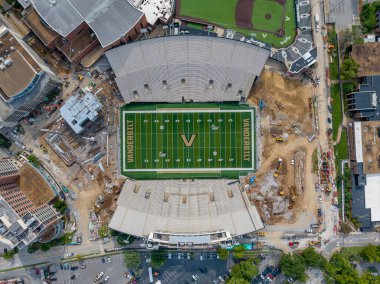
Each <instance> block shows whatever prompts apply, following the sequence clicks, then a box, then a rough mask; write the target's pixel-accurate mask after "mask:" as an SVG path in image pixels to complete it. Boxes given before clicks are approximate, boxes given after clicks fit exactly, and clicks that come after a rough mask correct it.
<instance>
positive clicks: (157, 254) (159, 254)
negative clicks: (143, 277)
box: [150, 250, 165, 268]
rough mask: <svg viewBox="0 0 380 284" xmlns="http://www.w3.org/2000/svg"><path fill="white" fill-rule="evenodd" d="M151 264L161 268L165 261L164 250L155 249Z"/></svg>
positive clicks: (151, 256)
mask: <svg viewBox="0 0 380 284" xmlns="http://www.w3.org/2000/svg"><path fill="white" fill-rule="evenodd" d="M150 258H151V264H152V267H154V268H159V267H160V266H162V265H164V263H165V256H164V251H162V250H154V251H153V252H152V253H151V255H150Z"/></svg>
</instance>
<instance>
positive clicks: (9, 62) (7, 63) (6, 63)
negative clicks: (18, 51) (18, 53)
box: [4, 58, 13, 66]
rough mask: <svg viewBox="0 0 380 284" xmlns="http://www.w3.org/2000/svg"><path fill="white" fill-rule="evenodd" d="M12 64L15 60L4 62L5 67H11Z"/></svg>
mask: <svg viewBox="0 0 380 284" xmlns="http://www.w3.org/2000/svg"><path fill="white" fill-rule="evenodd" d="M12 63H13V60H12V59H10V58H8V59H5V60H4V64H5V66H11V65H12Z"/></svg>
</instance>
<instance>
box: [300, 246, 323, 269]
mask: <svg viewBox="0 0 380 284" xmlns="http://www.w3.org/2000/svg"><path fill="white" fill-rule="evenodd" d="M302 257H303V259H304V260H305V264H306V266H309V267H315V268H323V267H324V266H325V264H326V259H325V258H324V257H323V256H322V255H320V254H319V253H317V252H316V251H315V249H314V248H313V247H309V248H306V249H304V250H303V251H302Z"/></svg>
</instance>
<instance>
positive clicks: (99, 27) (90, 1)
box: [31, 0, 144, 47]
mask: <svg viewBox="0 0 380 284" xmlns="http://www.w3.org/2000/svg"><path fill="white" fill-rule="evenodd" d="M31 1H32V3H33V6H34V8H35V9H36V10H37V12H38V14H39V15H40V16H41V18H42V19H43V20H44V21H45V22H46V23H47V24H48V25H49V26H50V27H51V28H52V29H53V30H55V31H56V32H57V33H59V34H60V35H62V36H63V37H66V36H67V35H68V34H70V33H71V32H72V31H73V30H74V29H75V28H76V27H78V26H79V25H80V24H81V23H82V22H86V23H87V24H88V25H89V26H90V28H91V29H92V30H93V31H94V33H95V34H96V36H97V37H98V39H99V41H100V43H101V45H102V46H103V47H106V46H108V45H110V44H112V43H114V42H115V41H117V40H119V39H120V38H121V37H122V36H124V35H125V34H126V33H127V32H128V31H129V30H130V29H131V28H132V27H133V26H134V25H135V24H136V23H137V22H138V21H139V20H140V19H141V17H143V15H144V14H143V13H142V12H141V11H139V10H137V9H136V8H135V7H134V6H133V5H132V4H130V3H129V2H128V1H127V0H31Z"/></svg>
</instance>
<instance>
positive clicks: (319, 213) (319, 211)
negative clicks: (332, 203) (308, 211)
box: [318, 208, 322, 217]
mask: <svg viewBox="0 0 380 284" xmlns="http://www.w3.org/2000/svg"><path fill="white" fill-rule="evenodd" d="M321 216H322V209H321V208H319V209H318V217H321Z"/></svg>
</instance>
